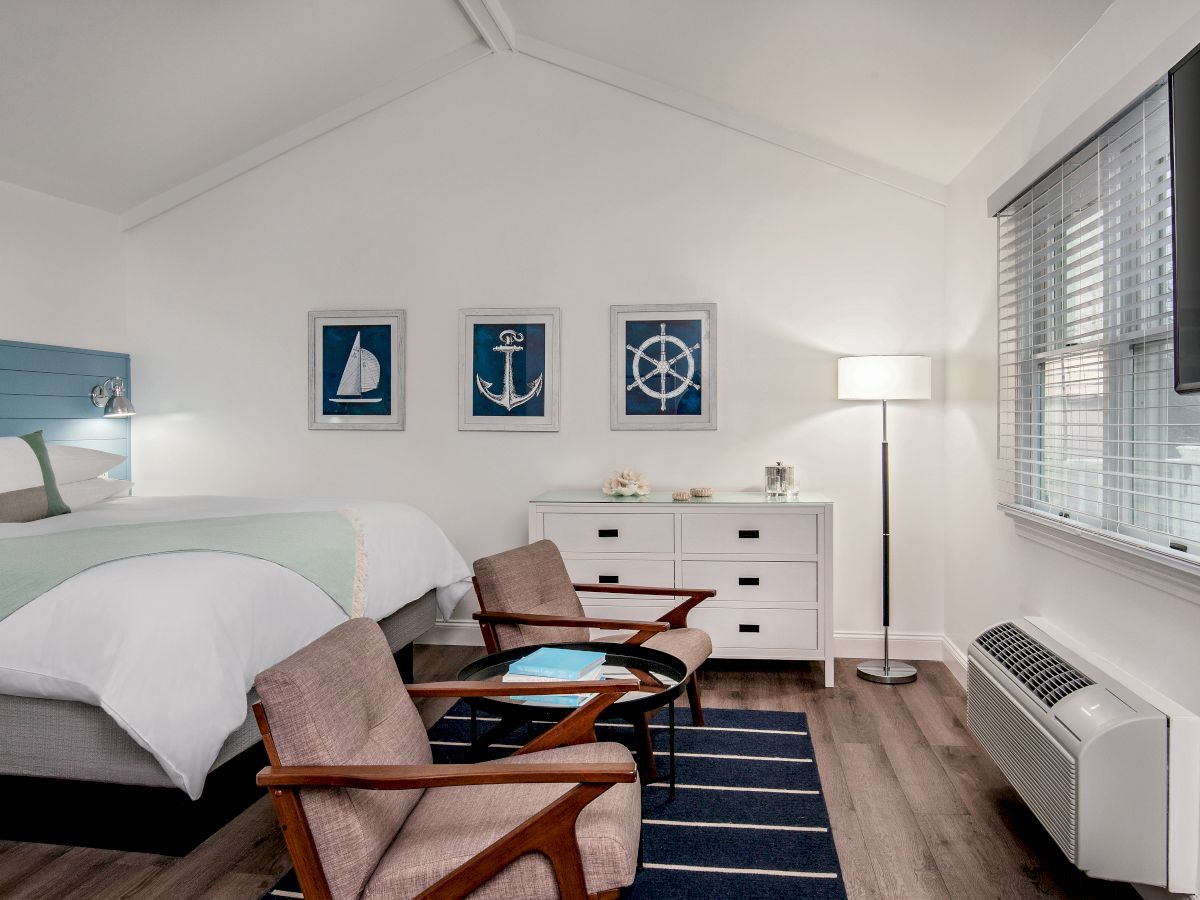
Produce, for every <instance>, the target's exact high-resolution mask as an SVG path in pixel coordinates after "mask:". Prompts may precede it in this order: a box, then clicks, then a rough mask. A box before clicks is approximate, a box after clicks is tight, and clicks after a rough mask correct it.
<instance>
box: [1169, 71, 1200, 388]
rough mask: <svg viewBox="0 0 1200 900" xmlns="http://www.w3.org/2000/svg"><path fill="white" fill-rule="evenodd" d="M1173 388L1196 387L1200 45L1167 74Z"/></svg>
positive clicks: (1199, 381) (1199, 365) (1199, 375)
mask: <svg viewBox="0 0 1200 900" xmlns="http://www.w3.org/2000/svg"><path fill="white" fill-rule="evenodd" d="M1169 93H1170V98H1171V177H1172V184H1171V194H1172V196H1171V209H1172V211H1173V217H1174V221H1173V222H1172V229H1171V231H1172V235H1173V240H1174V246H1173V247H1172V248H1171V263H1172V267H1173V269H1174V293H1175V391H1176V392H1177V393H1180V394H1187V393H1192V392H1195V391H1200V47H1198V48H1196V50H1193V51H1192V52H1191V54H1190V55H1188V56H1187V57H1186V58H1185V59H1184V60H1183V61H1182V62H1181V63H1179V65H1177V66H1175V68H1173V69H1172V70H1171V73H1170V91H1169Z"/></svg>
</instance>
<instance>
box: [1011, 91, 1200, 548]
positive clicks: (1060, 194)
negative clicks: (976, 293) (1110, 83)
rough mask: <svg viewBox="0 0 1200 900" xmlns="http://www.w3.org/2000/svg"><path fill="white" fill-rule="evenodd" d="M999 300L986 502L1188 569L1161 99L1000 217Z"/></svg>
mask: <svg viewBox="0 0 1200 900" xmlns="http://www.w3.org/2000/svg"><path fill="white" fill-rule="evenodd" d="M999 291H1000V321H999V341H1000V345H999V356H1000V398H999V399H1000V414H999V453H1000V480H1001V499H1002V502H1003V503H1005V504H1010V505H1012V506H1015V507H1019V508H1021V509H1025V510H1032V511H1036V512H1040V513H1043V514H1046V515H1049V516H1054V517H1058V518H1059V519H1061V520H1064V521H1067V522H1071V523H1076V524H1080V525H1083V526H1088V527H1091V528H1098V529H1101V530H1103V531H1106V532H1111V533H1113V534H1117V535H1122V536H1124V537H1125V538H1128V539H1131V540H1133V541H1135V542H1142V543H1150V544H1153V545H1157V546H1158V547H1159V548H1161V549H1164V550H1166V549H1167V548H1168V547H1172V548H1173V549H1174V551H1175V552H1182V553H1187V554H1189V555H1192V556H1195V557H1196V558H1197V559H1200V395H1189V396H1184V395H1179V394H1176V393H1175V391H1174V379H1173V374H1172V358H1173V357H1172V354H1173V347H1172V338H1171V316H1172V303H1171V300H1172V294H1171V157H1170V118H1169V111H1168V102H1167V87H1166V84H1165V83H1163V84H1161V85H1159V86H1156V87H1155V88H1154V89H1153V90H1151V91H1150V92H1149V93H1148V94H1146V95H1145V96H1144V97H1143V98H1142V99H1141V100H1140V101H1139V102H1138V103H1136V104H1134V105H1133V107H1132V108H1130V109H1129V110H1128V111H1127V112H1125V113H1124V114H1123V115H1121V116H1120V117H1119V118H1118V119H1117V120H1116V121H1114V122H1113V123H1111V124H1110V125H1108V126H1107V127H1105V128H1104V129H1103V130H1102V131H1101V132H1100V133H1099V134H1097V135H1096V136H1095V137H1094V138H1093V139H1091V140H1090V141H1089V142H1088V143H1087V144H1086V145H1085V146H1084V147H1083V148H1081V149H1080V150H1078V151H1077V152H1076V153H1075V154H1074V155H1072V156H1071V157H1070V158H1068V159H1066V160H1064V161H1063V162H1062V163H1061V164H1060V165H1059V166H1058V167H1057V168H1056V169H1055V170H1054V171H1052V172H1051V173H1049V174H1048V175H1047V176H1045V177H1044V178H1043V179H1042V180H1041V181H1039V182H1038V183H1037V184H1036V185H1034V186H1033V187H1032V188H1031V189H1030V190H1028V191H1027V192H1026V193H1025V194H1023V195H1022V196H1021V197H1018V198H1017V199H1016V200H1015V201H1014V202H1013V203H1012V204H1011V205H1010V206H1009V207H1008V208H1007V209H1005V210H1004V211H1003V212H1002V213H1001V214H1000V227H999ZM1168 552H1170V551H1168Z"/></svg>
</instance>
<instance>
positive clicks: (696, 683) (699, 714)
mask: <svg viewBox="0 0 1200 900" xmlns="http://www.w3.org/2000/svg"><path fill="white" fill-rule="evenodd" d="M687 695H688V703H689V704H690V705H691V707H692V724H693V725H696V726H698V727H700V728H703V727H704V707H702V706H701V705H700V673H699V672H693V673H692V676H691V678H689V679H688V685H687Z"/></svg>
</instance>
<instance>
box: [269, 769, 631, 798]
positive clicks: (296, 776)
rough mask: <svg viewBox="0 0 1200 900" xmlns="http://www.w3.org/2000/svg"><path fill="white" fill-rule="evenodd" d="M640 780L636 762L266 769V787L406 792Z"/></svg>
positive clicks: (617, 782) (616, 782)
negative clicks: (503, 785) (442, 788)
mask: <svg viewBox="0 0 1200 900" xmlns="http://www.w3.org/2000/svg"><path fill="white" fill-rule="evenodd" d="M636 777H637V769H636V767H635V766H634V765H633V763H577V764H576V763H541V764H536V763H535V764H531V765H498V764H496V763H479V764H475V765H465V766H448V765H447V766H267V767H266V768H265V769H262V770H261V771H260V772H259V773H258V778H257V781H258V784H259V785H260V786H262V787H268V788H270V787H289V788H292V787H330V788H361V789H363V790H371V791H405V790H411V789H413V788H431V787H459V786H462V785H469V784H557V783H561V782H569V783H572V784H621V783H628V782H632V781H633V780H634V779H635V778H636Z"/></svg>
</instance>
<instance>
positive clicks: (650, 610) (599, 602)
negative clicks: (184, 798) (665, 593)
mask: <svg viewBox="0 0 1200 900" xmlns="http://www.w3.org/2000/svg"><path fill="white" fill-rule="evenodd" d="M582 599H583V609H584V611H585V612H586V613H587V614H588V615H589V616H590V617H592V618H593V619H617V620H619V621H622V622H653V621H654V620H655V619H657V618H659V617H660V616H665V615H666V614H667V613H669V612H670V611H671V610H672V609H673V608H674V607H675V602H674V600H673V599H672V598H671V597H666V598H658V599H657V600H642V601H638V600H636V599H633V598H631V597H614V598H612V599H605V598H604V597H603V596H599V595H596V594H589V595H588V596H586V597H583V598H582ZM664 600H665V602H663V601H664ZM688 618H689V624H690V618H691V617H690V616H689V617H688ZM632 633H633V632H631V631H602V630H601V629H599V628H593V629H592V637H591V639H592V640H593V641H609V640H612V639H613V638H614V636H617V635H619V636H618V637H616V640H617V642H618V643H620V642H622V641H624V640H625V639H626V638H628V637H629V636H630V635H631V634H632Z"/></svg>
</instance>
